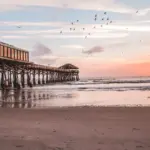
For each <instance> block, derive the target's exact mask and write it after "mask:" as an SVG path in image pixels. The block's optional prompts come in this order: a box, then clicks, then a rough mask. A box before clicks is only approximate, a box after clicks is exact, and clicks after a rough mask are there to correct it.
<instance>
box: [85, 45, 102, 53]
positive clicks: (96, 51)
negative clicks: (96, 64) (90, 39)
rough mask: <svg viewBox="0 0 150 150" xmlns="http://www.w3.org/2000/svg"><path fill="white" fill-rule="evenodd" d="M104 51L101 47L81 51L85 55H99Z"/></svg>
mask: <svg viewBox="0 0 150 150" xmlns="http://www.w3.org/2000/svg"><path fill="white" fill-rule="evenodd" d="M103 51H104V49H103V48H102V47H101V46H95V47H93V48H91V49H89V50H87V51H84V50H83V51H82V53H85V54H94V53H101V52H103Z"/></svg>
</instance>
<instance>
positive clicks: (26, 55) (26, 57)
mask: <svg viewBox="0 0 150 150" xmlns="http://www.w3.org/2000/svg"><path fill="white" fill-rule="evenodd" d="M26 61H29V60H28V53H26Z"/></svg>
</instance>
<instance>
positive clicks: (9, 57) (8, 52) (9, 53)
mask: <svg viewBox="0 0 150 150" xmlns="http://www.w3.org/2000/svg"><path fill="white" fill-rule="evenodd" d="M8 57H9V58H10V48H9V47H8Z"/></svg>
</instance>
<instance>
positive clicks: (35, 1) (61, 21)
mask: <svg viewBox="0 0 150 150" xmlns="http://www.w3.org/2000/svg"><path fill="white" fill-rule="evenodd" d="M105 12H106V13H105ZM95 18H96V19H95ZM149 18H150V0H72V1H69V0H42V1H41V0H22V1H20V0H11V1H10V0H5V1H0V41H2V42H6V43H9V44H12V45H15V46H17V47H20V48H23V49H26V50H28V51H29V52H30V61H33V62H36V63H39V64H44V65H51V66H56V67H58V66H61V65H63V64H65V63H72V64H74V65H76V66H78V67H79V69H80V76H81V77H101V76H149V75H150V19H149Z"/></svg>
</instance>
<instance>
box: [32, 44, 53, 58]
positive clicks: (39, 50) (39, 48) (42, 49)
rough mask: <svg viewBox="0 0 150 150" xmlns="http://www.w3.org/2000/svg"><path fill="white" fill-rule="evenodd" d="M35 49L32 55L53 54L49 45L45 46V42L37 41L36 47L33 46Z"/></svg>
mask: <svg viewBox="0 0 150 150" xmlns="http://www.w3.org/2000/svg"><path fill="white" fill-rule="evenodd" d="M33 49H34V50H33V51H32V52H31V56H32V57H37V56H45V55H48V54H52V50H51V49H49V48H48V47H47V46H45V45H44V44H41V43H37V44H36V45H35V46H34V47H33Z"/></svg>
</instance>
